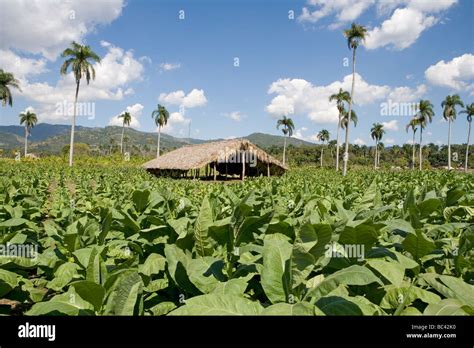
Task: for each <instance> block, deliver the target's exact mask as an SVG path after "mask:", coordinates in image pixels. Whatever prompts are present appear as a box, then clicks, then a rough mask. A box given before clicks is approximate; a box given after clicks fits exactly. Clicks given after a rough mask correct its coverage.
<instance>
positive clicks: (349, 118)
mask: <svg viewBox="0 0 474 348" xmlns="http://www.w3.org/2000/svg"><path fill="white" fill-rule="evenodd" d="M355 65H356V48H355V47H354V48H353V52H352V88H351V99H350V100H349V113H348V114H347V118H348V119H347V125H346V147H345V150H344V159H343V160H344V162H343V168H342V175H343V176H346V174H347V162H348V161H349V127H350V125H351V115H352V100H353V98H354V86H355Z"/></svg>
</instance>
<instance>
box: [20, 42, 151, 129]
mask: <svg viewBox="0 0 474 348" xmlns="http://www.w3.org/2000/svg"><path fill="white" fill-rule="evenodd" d="M106 46H107V47H106V48H107V51H108V52H107V54H106V55H105V56H104V57H103V59H102V61H101V63H100V64H99V63H94V69H95V71H96V78H95V80H91V81H90V84H89V85H87V83H86V82H85V81H84V79H83V80H81V85H80V90H79V102H89V103H91V102H94V101H95V100H121V99H123V97H124V96H127V95H130V94H132V93H133V89H132V88H131V87H129V85H130V84H131V83H133V82H135V81H140V80H141V78H142V73H143V70H144V69H143V65H142V64H141V63H140V62H139V61H138V60H137V59H135V58H134V56H133V52H132V51H131V50H130V51H124V50H123V49H121V48H119V47H115V46H113V45H111V44H107V45H106ZM21 82H22V83H21V88H22V91H23V93H21V94H18V95H19V96H21V97H24V98H26V99H28V100H31V101H34V102H36V103H38V104H39V107H38V108H39V112H40V113H39V115H38V117H41V119H42V120H45V119H46V120H60V119H66V118H68V117H69V116H68V115H67V114H66V115H64V114H61V113H59V114H58V113H56V112H55V110H56V105H57V103H72V102H73V101H74V93H75V79H74V77H73V74H72V73H69V74H67V75H66V76H61V78H60V79H59V80H58V82H57V83H56V85H50V84H49V83H46V82H34V83H30V82H29V81H28V80H26V79H25V80H23V81H21Z"/></svg>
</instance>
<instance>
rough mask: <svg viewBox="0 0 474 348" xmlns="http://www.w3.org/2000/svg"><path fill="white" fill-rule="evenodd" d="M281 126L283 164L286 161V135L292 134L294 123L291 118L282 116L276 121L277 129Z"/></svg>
mask: <svg viewBox="0 0 474 348" xmlns="http://www.w3.org/2000/svg"><path fill="white" fill-rule="evenodd" d="M280 127H283V128H282V132H283V138H284V141H283V165H285V163H286V137H287V136H289V137H291V136H292V135H293V130H294V129H295V125H294V123H293V120H292V119H291V118H289V117H286V116H283V118H281V119H279V120H278V121H277V129H280Z"/></svg>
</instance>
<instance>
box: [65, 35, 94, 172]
mask: <svg viewBox="0 0 474 348" xmlns="http://www.w3.org/2000/svg"><path fill="white" fill-rule="evenodd" d="M61 57H63V58H66V60H65V61H64V63H63V65H62V66H61V70H60V72H61V75H66V74H67V72H68V69H69V67H71V71H72V73H73V74H74V78H75V80H76V94H75V97H74V114H73V116H72V125H71V142H70V146H69V166H70V167H72V164H73V156H74V128H75V126H76V111H77V110H76V109H77V96H78V95H79V85H80V84H81V79H82V77H85V78H86V81H87V84H89V81H90V80H91V78H92V79H93V80H95V70H94V67H93V66H92V62H90V61H93V62H97V63H100V57H99V56H98V55H97V54H96V53H95V52H94V51H92V49H91V48H90V47H89V46H85V45H80V44H78V43H77V42H75V41H73V42H72V43H71V46H70V47H68V48H66V49H65V50H64V51H63V53H62V54H61Z"/></svg>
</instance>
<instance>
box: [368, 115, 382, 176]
mask: <svg viewBox="0 0 474 348" xmlns="http://www.w3.org/2000/svg"><path fill="white" fill-rule="evenodd" d="M384 134H385V130H384V129H383V125H382V124H380V123H374V124H373V126H372V129H371V130H370V136H371V137H372V139H374V140H375V160H374V169H377V167H378V166H379V157H378V154H379V152H378V151H379V141H380V140H381V139H382V137H383V135H384Z"/></svg>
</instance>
